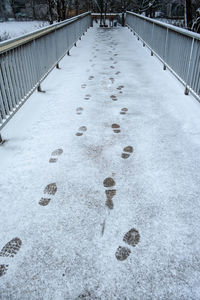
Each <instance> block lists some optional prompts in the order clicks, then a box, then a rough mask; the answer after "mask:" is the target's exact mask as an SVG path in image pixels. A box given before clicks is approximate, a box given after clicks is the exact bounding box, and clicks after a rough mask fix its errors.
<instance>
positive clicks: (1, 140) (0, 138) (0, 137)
mask: <svg viewBox="0 0 200 300" xmlns="http://www.w3.org/2000/svg"><path fill="white" fill-rule="evenodd" d="M3 143H4V140H3V139H2V136H1V132H0V145H3Z"/></svg>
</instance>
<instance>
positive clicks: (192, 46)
mask: <svg viewBox="0 0 200 300" xmlns="http://www.w3.org/2000/svg"><path fill="white" fill-rule="evenodd" d="M193 48H194V38H193V39H192V45H191V50H190V58H189V65H188V72H187V77H186V82H185V95H189V89H188V80H189V74H190V67H191V61H192V53H193Z"/></svg>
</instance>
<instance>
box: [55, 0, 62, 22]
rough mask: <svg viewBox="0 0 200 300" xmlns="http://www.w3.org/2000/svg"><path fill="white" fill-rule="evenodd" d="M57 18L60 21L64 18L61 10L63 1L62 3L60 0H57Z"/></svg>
mask: <svg viewBox="0 0 200 300" xmlns="http://www.w3.org/2000/svg"><path fill="white" fill-rule="evenodd" d="M56 8H57V20H58V22H60V21H61V19H62V12H61V3H60V0H57V7H56Z"/></svg>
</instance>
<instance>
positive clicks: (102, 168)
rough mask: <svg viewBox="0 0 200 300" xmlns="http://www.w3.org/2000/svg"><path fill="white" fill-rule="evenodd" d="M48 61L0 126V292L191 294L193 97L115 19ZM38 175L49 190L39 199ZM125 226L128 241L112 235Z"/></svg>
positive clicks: (27, 295) (198, 127) (197, 294)
mask: <svg viewBox="0 0 200 300" xmlns="http://www.w3.org/2000/svg"><path fill="white" fill-rule="evenodd" d="M98 50H99V51H98ZM109 51H110V52H109ZM114 54H118V55H117V56H115V55H114ZM110 58H113V59H114V60H110ZM115 61H116V62H117V63H116V64H114V62H115ZM60 66H61V69H60V70H58V69H55V70H54V71H53V72H52V73H51V74H50V75H49V76H48V77H47V79H46V80H45V82H44V83H43V84H42V88H43V89H44V90H45V91H46V93H45V94H43V93H41V94H39V93H34V94H33V95H32V96H31V97H30V99H29V100H28V101H27V102H26V104H25V105H24V106H23V107H22V108H21V109H20V110H19V111H18V112H17V114H16V115H15V116H14V117H13V119H12V120H11V121H10V122H9V123H8V124H7V125H6V127H5V128H4V129H3V131H2V136H3V137H4V138H5V139H7V141H6V142H5V143H4V145H3V146H2V147H0V165H1V172H0V207H1V211H0V228H1V231H0V249H2V248H3V247H4V245H5V244H6V243H7V242H9V241H10V240H11V239H12V238H14V237H18V238H20V239H21V240H22V247H21V249H20V250H19V252H18V253H17V254H16V256H15V257H13V258H5V257H0V265H1V264H8V265H9V266H8V271H7V273H6V274H5V275H4V276H2V277H0V296H1V297H0V298H2V299H23V300H24V299H48V300H49V299H90V300H94V299H102V300H107V299H120V300H121V299H129V300H132V299H200V289H199V278H200V267H199V266H200V257H199V256H200V255H199V249H200V240H199V230H200V223H199V213H200V204H199V197H200V189H199V182H200V173H199V166H200V156H199V151H200V139H199V136H200V123H199V119H200V105H199V103H198V102H197V101H196V100H195V99H194V98H193V97H192V96H185V95H184V87H183V86H182V85H181V84H180V83H179V81H177V80H176V79H175V77H173V75H172V74H171V73H170V72H168V71H163V70H162V65H161V63H160V62H159V61H158V60H157V59H156V58H155V57H151V56H150V52H149V51H148V50H147V49H146V48H143V47H142V44H141V43H140V42H138V41H137V39H136V38H135V37H134V36H133V35H132V34H131V33H130V31H129V30H128V29H127V28H122V27H120V28H114V29H112V30H110V29H103V28H101V29H100V28H97V27H94V28H92V29H90V30H89V31H88V33H87V34H86V35H85V36H84V37H83V39H82V41H80V42H79V43H78V44H77V48H73V49H72V51H71V56H66V57H64V58H63V60H62V62H61V63H60ZM110 66H114V67H115V69H112V68H110ZM117 71H120V72H121V73H120V74H118V75H116V72H117ZM90 76H94V79H92V80H89V77H90ZM111 77H112V78H114V83H112V82H111V80H110V79H109V78H111ZM82 84H86V85H87V86H86V88H81V85H82ZM120 85H124V88H123V90H122V91H123V93H120V91H119V90H117V87H118V86H120ZM86 94H90V95H91V97H90V99H89V100H85V99H84V97H85V95H86ZM111 95H116V96H117V98H118V101H112V100H111V98H110V96H111ZM78 107H83V112H82V114H81V115H78V114H76V109H77V108H78ZM122 108H128V112H127V113H126V114H125V115H120V111H121V109H122ZM113 123H117V124H119V125H120V128H121V132H120V133H113V131H112V128H111V125H112V124H113ZM80 126H87V131H85V132H83V135H82V136H76V133H77V132H78V128H79V127H80ZM126 146H132V147H133V148H134V152H133V153H132V154H131V156H130V157H129V158H128V159H122V158H121V154H122V150H123V148H124V147H126ZM58 148H62V149H63V151H64V152H63V154H62V155H60V156H59V157H58V161H57V162H56V163H49V158H50V157H51V152H52V151H54V150H55V149H58ZM107 177H112V178H113V179H114V180H115V182H116V185H115V189H116V196H115V197H114V198H113V203H114V208H113V209H112V210H110V209H109V208H108V207H107V206H106V205H105V201H106V195H105V190H106V188H105V187H104V186H103V181H104V179H105V178H107ZM50 183H56V185H57V188H58V190H57V193H56V194H55V195H54V196H52V197H50V198H51V201H50V203H49V205H47V206H40V205H39V204H38V202H39V200H40V198H41V197H43V196H44V194H43V190H44V188H45V187H46V186H47V185H48V184H50ZM103 223H104V224H105V228H104V234H103V235H102V224H103ZM131 228H135V229H137V230H138V231H139V234H140V242H139V243H138V245H136V246H135V247H132V246H129V245H127V244H126V243H125V242H124V241H123V237H124V235H125V233H127V232H128V231H129V230H130V229H131ZM119 246H122V247H128V248H129V249H130V250H131V254H130V255H129V257H128V258H127V259H126V260H124V261H118V260H117V259H116V257H115V252H116V250H117V248H118V247H119Z"/></svg>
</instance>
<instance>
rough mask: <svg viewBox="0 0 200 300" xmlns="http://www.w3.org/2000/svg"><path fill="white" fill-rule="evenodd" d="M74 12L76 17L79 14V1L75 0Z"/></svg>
mask: <svg viewBox="0 0 200 300" xmlns="http://www.w3.org/2000/svg"><path fill="white" fill-rule="evenodd" d="M75 10H76V16H77V15H78V13H79V1H78V0H75Z"/></svg>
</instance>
